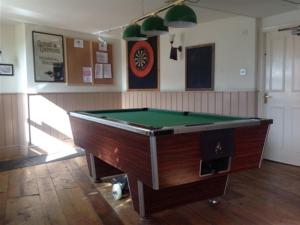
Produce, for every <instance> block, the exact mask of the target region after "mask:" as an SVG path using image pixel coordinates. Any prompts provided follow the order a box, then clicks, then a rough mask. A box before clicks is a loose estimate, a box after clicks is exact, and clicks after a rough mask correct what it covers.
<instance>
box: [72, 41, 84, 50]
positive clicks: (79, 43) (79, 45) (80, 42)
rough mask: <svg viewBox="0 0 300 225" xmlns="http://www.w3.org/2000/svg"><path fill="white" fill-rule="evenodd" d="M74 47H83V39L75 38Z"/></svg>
mask: <svg viewBox="0 0 300 225" xmlns="http://www.w3.org/2000/svg"><path fill="white" fill-rule="evenodd" d="M74 48H83V40H80V39H75V40H74Z"/></svg>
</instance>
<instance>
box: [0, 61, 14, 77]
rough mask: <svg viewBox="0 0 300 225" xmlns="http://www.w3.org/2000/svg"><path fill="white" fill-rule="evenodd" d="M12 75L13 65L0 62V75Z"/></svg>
mask: <svg viewBox="0 0 300 225" xmlns="http://www.w3.org/2000/svg"><path fill="white" fill-rule="evenodd" d="M13 75H14V65H13V64H4V63H0V76H13Z"/></svg>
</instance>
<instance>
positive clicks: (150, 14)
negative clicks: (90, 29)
mask: <svg viewBox="0 0 300 225" xmlns="http://www.w3.org/2000/svg"><path fill="white" fill-rule="evenodd" d="M185 1H187V0H175V1H174V2H172V3H170V4H168V5H166V6H163V7H161V8H159V9H157V10H155V11H153V12H150V13H147V14H145V15H143V16H141V17H138V18H136V19H134V20H132V22H131V23H137V22H139V21H141V20H144V19H146V18H148V17H150V16H153V15H156V14H158V13H160V12H162V11H165V10H167V9H169V8H171V7H173V6H175V5H179V4H182V3H184V2H185ZM128 25H130V24H125V25H121V26H117V27H113V28H109V29H106V30H101V31H98V32H96V33H95V34H98V35H100V34H103V33H108V32H112V31H115V30H119V29H124V28H125V27H127V26H128Z"/></svg>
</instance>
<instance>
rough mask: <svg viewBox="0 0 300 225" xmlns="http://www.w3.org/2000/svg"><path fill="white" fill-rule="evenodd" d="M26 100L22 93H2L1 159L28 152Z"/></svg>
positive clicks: (0, 115) (0, 123)
mask: <svg viewBox="0 0 300 225" xmlns="http://www.w3.org/2000/svg"><path fill="white" fill-rule="evenodd" d="M25 100H26V98H25V95H24V94H21V93H11V94H10V93H7V94H0V161H2V160H6V159H10V158H16V157H18V155H24V154H25V153H24V152H26V148H25V146H26V144H27V143H26V142H27V139H26V130H25V129H26V126H25V123H26V110H27V107H26V101H25Z"/></svg>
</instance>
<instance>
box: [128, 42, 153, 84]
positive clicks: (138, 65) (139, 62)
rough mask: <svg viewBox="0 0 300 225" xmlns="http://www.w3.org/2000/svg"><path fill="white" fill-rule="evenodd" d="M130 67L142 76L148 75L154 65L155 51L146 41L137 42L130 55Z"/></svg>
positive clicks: (138, 75) (136, 74) (134, 72)
mask: <svg viewBox="0 0 300 225" xmlns="http://www.w3.org/2000/svg"><path fill="white" fill-rule="evenodd" d="M129 62H130V69H131V71H132V73H133V74H134V75H135V76H137V77H140V78H143V77H146V76H147V75H149V73H150V72H151V70H152V68H153V65H154V51H153V48H152V46H151V45H150V44H149V43H148V42H146V41H138V42H136V43H135V44H134V45H133V46H132V48H131V51H130V55H129Z"/></svg>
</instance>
